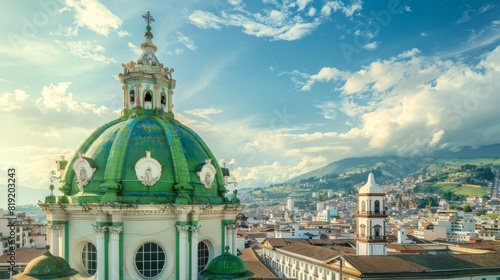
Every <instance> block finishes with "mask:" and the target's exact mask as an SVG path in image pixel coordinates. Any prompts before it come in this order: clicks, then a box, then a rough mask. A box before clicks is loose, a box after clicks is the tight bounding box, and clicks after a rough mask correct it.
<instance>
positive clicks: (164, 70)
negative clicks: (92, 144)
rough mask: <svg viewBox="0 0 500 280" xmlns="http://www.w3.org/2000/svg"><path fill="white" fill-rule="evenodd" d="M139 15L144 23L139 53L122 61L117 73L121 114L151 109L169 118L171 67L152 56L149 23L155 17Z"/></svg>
mask: <svg viewBox="0 0 500 280" xmlns="http://www.w3.org/2000/svg"><path fill="white" fill-rule="evenodd" d="M142 17H143V18H144V20H145V21H146V23H147V26H146V33H145V34H144V37H145V38H146V41H145V42H144V43H142V44H141V48H142V54H141V55H140V56H139V58H138V59H137V61H130V62H129V63H123V64H122V67H123V73H120V74H118V78H119V79H120V82H121V83H122V90H123V109H124V111H123V114H125V115H128V114H142V113H144V110H153V111H154V112H156V113H157V114H159V115H163V116H164V117H167V118H173V117H174V115H173V113H172V108H173V106H174V105H173V102H172V98H173V94H174V89H175V80H174V79H173V78H172V73H173V72H174V69H172V68H168V67H164V66H163V64H162V63H160V62H159V60H158V58H156V55H155V52H156V50H157V47H156V46H155V45H154V44H153V42H152V39H153V33H151V25H150V24H151V23H152V22H154V21H155V20H154V18H153V17H152V16H151V13H150V12H147V13H145V14H144V15H143V16H142ZM163 113H167V114H165V115H164V114H163Z"/></svg>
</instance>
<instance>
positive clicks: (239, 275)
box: [200, 247, 254, 280]
mask: <svg viewBox="0 0 500 280" xmlns="http://www.w3.org/2000/svg"><path fill="white" fill-rule="evenodd" d="M227 250H228V248H227V247H226V251H225V252H224V253H223V254H222V255H220V256H218V257H216V258H215V259H213V260H212V261H211V262H210V263H209V264H208V265H207V268H206V269H205V270H203V271H202V272H200V275H201V276H202V277H204V278H205V279H214V280H215V279H234V280H245V279H248V278H250V277H252V276H253V275H254V274H253V273H252V272H250V271H248V270H247V268H246V266H245V262H243V260H242V259H240V258H239V257H237V256H235V255H232V254H231V253H229V252H228V251H227Z"/></svg>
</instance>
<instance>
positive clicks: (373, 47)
mask: <svg viewBox="0 0 500 280" xmlns="http://www.w3.org/2000/svg"><path fill="white" fill-rule="evenodd" d="M378 45H379V43H378V42H377V41H373V42H371V43H369V44H366V45H364V46H363V49H365V50H370V51H373V50H376V49H377V48H378Z"/></svg>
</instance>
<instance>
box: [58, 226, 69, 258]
mask: <svg viewBox="0 0 500 280" xmlns="http://www.w3.org/2000/svg"><path fill="white" fill-rule="evenodd" d="M59 227H60V228H59V246H58V247H59V256H60V257H62V258H64V250H67V248H65V246H64V239H65V238H66V234H64V232H65V229H66V225H60V226H59Z"/></svg>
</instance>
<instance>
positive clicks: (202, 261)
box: [198, 241, 210, 272]
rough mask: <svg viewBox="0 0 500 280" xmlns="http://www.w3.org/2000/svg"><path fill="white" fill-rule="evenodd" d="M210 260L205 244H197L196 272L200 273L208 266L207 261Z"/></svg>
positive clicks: (208, 250)
mask: <svg viewBox="0 0 500 280" xmlns="http://www.w3.org/2000/svg"><path fill="white" fill-rule="evenodd" d="M209 258H210V249H209V248H208V245H207V243H205V242H203V241H202V242H200V243H198V272H202V271H203V270H204V269H205V268H206V267H207V264H208V259H209Z"/></svg>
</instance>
